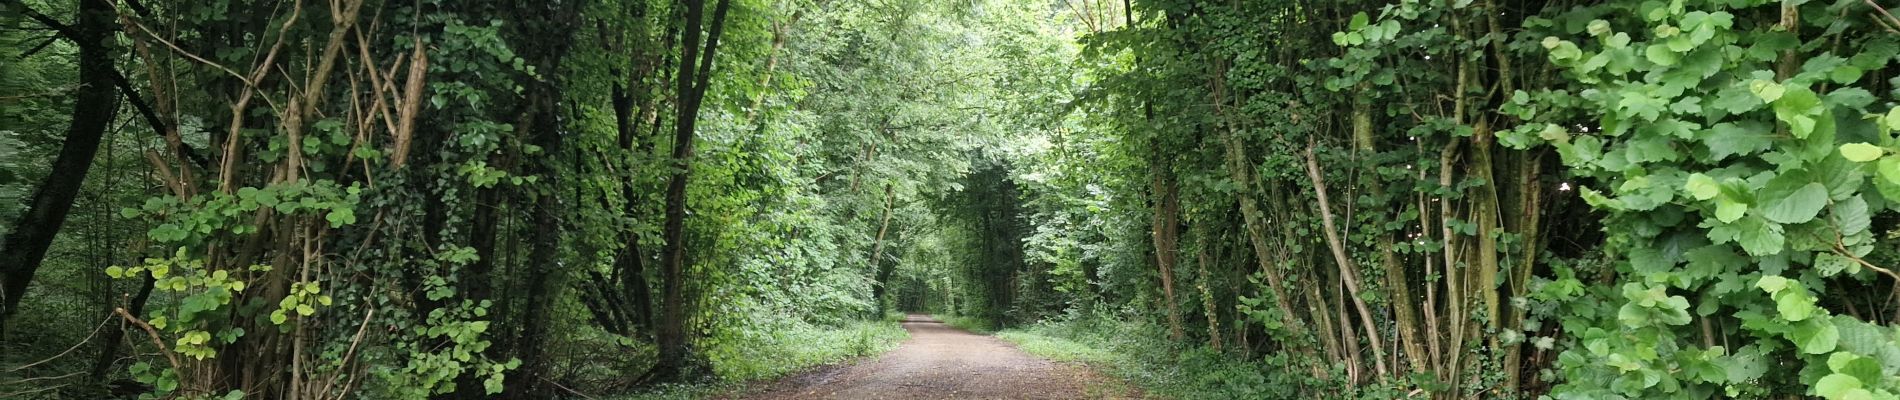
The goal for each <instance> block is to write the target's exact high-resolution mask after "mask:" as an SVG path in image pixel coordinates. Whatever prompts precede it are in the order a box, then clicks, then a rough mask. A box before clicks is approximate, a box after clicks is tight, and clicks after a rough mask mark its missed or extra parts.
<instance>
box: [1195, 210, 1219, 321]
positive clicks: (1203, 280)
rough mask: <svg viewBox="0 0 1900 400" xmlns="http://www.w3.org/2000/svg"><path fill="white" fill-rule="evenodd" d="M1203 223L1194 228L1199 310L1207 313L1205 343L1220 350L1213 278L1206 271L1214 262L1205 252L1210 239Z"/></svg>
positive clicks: (1217, 312)
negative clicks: (1199, 291)
mask: <svg viewBox="0 0 1900 400" xmlns="http://www.w3.org/2000/svg"><path fill="white" fill-rule="evenodd" d="M1205 225H1206V224H1204V223H1203V224H1198V225H1195V228H1194V231H1195V233H1196V234H1195V235H1194V236H1195V241H1196V242H1197V243H1198V244H1199V246H1198V247H1199V248H1197V249H1195V252H1194V255H1195V261H1196V262H1195V263H1194V264H1195V267H1196V270H1197V271H1198V273H1199V278H1200V289H1201V312H1202V313H1203V314H1206V315H1207V344H1208V347H1212V348H1214V351H1220V349H1221V341H1220V312H1219V311H1218V309H1217V307H1215V305H1214V289H1213V288H1214V284H1213V279H1212V278H1211V277H1210V275H1208V273H1207V265H1208V264H1212V263H1213V262H1214V261H1213V257H1209V256H1208V254H1207V253H1208V251H1207V248H1208V247H1210V246H1211V245H1212V243H1211V242H1212V241H1210V240H1208V235H1207V229H1206V228H1204V226H1205Z"/></svg>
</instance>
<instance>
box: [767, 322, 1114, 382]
mask: <svg viewBox="0 0 1900 400" xmlns="http://www.w3.org/2000/svg"><path fill="white" fill-rule="evenodd" d="M903 325H904V330H907V331H910V340H908V341H905V342H904V343H903V344H902V345H900V346H898V347H897V349H896V350H892V351H891V352H889V353H885V354H884V355H883V356H880V357H878V358H877V359H875V360H866V361H861V362H858V363H855V364H848V365H836V366H829V367H822V368H818V369H815V370H812V371H808V372H805V373H803V374H798V375H794V376H792V377H790V378H786V379H783V380H780V381H778V382H776V383H774V384H772V385H770V386H768V387H767V388H766V389H764V390H763V391H761V392H758V393H755V394H753V395H751V396H747V397H745V398H748V399H1104V398H1108V399H1131V398H1138V396H1136V395H1134V394H1133V393H1132V392H1131V391H1129V390H1127V389H1125V386H1124V385H1118V384H1114V383H1113V381H1112V380H1110V379H1108V378H1105V377H1103V376H1101V375H1098V374H1096V373H1094V372H1093V371H1089V370H1088V369H1087V368H1084V367H1081V366H1077V365H1071V364H1065V363H1057V362H1052V361H1049V360H1045V359H1041V358H1037V357H1035V356H1031V355H1029V354H1028V353H1024V352H1023V351H1022V350H1017V349H1016V347H1015V346H1013V345H1010V344H1009V343H1008V342H1004V341H1002V340H1000V339H996V338H994V337H989V336H984V335H978V334H974V333H970V332H968V331H964V330H961V329H957V328H952V327H950V326H948V325H944V324H943V323H942V322H938V321H937V320H935V319H931V318H930V317H929V316H925V315H915V314H913V315H910V316H908V317H906V318H905V319H904V323H903Z"/></svg>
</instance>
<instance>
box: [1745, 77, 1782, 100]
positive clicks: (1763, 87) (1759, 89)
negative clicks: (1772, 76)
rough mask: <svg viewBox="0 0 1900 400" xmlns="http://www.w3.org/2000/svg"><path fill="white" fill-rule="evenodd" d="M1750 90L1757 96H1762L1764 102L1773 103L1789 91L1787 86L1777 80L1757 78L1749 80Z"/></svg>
mask: <svg viewBox="0 0 1900 400" xmlns="http://www.w3.org/2000/svg"><path fill="white" fill-rule="evenodd" d="M1748 92H1749V93H1754V94H1755V97H1756V98H1760V99H1761V101H1762V102H1763V103H1773V102H1775V100H1780V99H1781V96H1782V95H1784V94H1786V93H1787V88H1784V87H1782V86H1781V84H1779V83H1775V81H1771V80H1766V79H1756V80H1753V81H1749V82H1748Z"/></svg>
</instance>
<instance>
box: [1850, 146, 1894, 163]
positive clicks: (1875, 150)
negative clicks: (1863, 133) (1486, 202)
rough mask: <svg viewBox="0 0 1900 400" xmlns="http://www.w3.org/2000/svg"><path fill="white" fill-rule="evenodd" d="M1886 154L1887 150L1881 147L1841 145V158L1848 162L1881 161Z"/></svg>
mask: <svg viewBox="0 0 1900 400" xmlns="http://www.w3.org/2000/svg"><path fill="white" fill-rule="evenodd" d="M1884 154H1886V150H1883V149H1881V148H1880V146H1875V145H1871V144H1866V143H1848V144H1843V145H1841V157H1846V158H1847V160H1848V161H1853V162H1868V161H1874V160H1878V159H1880V156H1881V155H1884Z"/></svg>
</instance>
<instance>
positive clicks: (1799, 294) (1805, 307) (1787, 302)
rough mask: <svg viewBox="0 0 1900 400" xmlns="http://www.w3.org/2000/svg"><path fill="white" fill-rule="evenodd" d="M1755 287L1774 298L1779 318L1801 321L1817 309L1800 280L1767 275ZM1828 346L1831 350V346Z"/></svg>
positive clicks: (1812, 298) (1812, 314)
mask: <svg viewBox="0 0 1900 400" xmlns="http://www.w3.org/2000/svg"><path fill="white" fill-rule="evenodd" d="M1755 287H1757V288H1761V290H1763V291H1766V292H1768V294H1769V296H1770V297H1772V298H1774V300H1775V312H1777V313H1780V315H1781V319H1785V320H1788V321H1791V322H1801V321H1805V320H1807V319H1808V318H1809V317H1812V316H1814V314H1815V313H1816V312H1817V310H1818V308H1816V307H1815V306H1814V297H1813V296H1810V295H1809V294H1808V289H1807V286H1805V285H1803V284H1801V282H1800V281H1796V280H1792V279H1788V278H1783V277H1780V276H1776V275H1767V276H1763V277H1761V280H1759V281H1757V282H1756V283H1755ZM1830 326H1831V325H1830ZM1828 347H1830V348H1829V350H1832V347H1833V346H1832V345H1829V346H1828Z"/></svg>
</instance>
